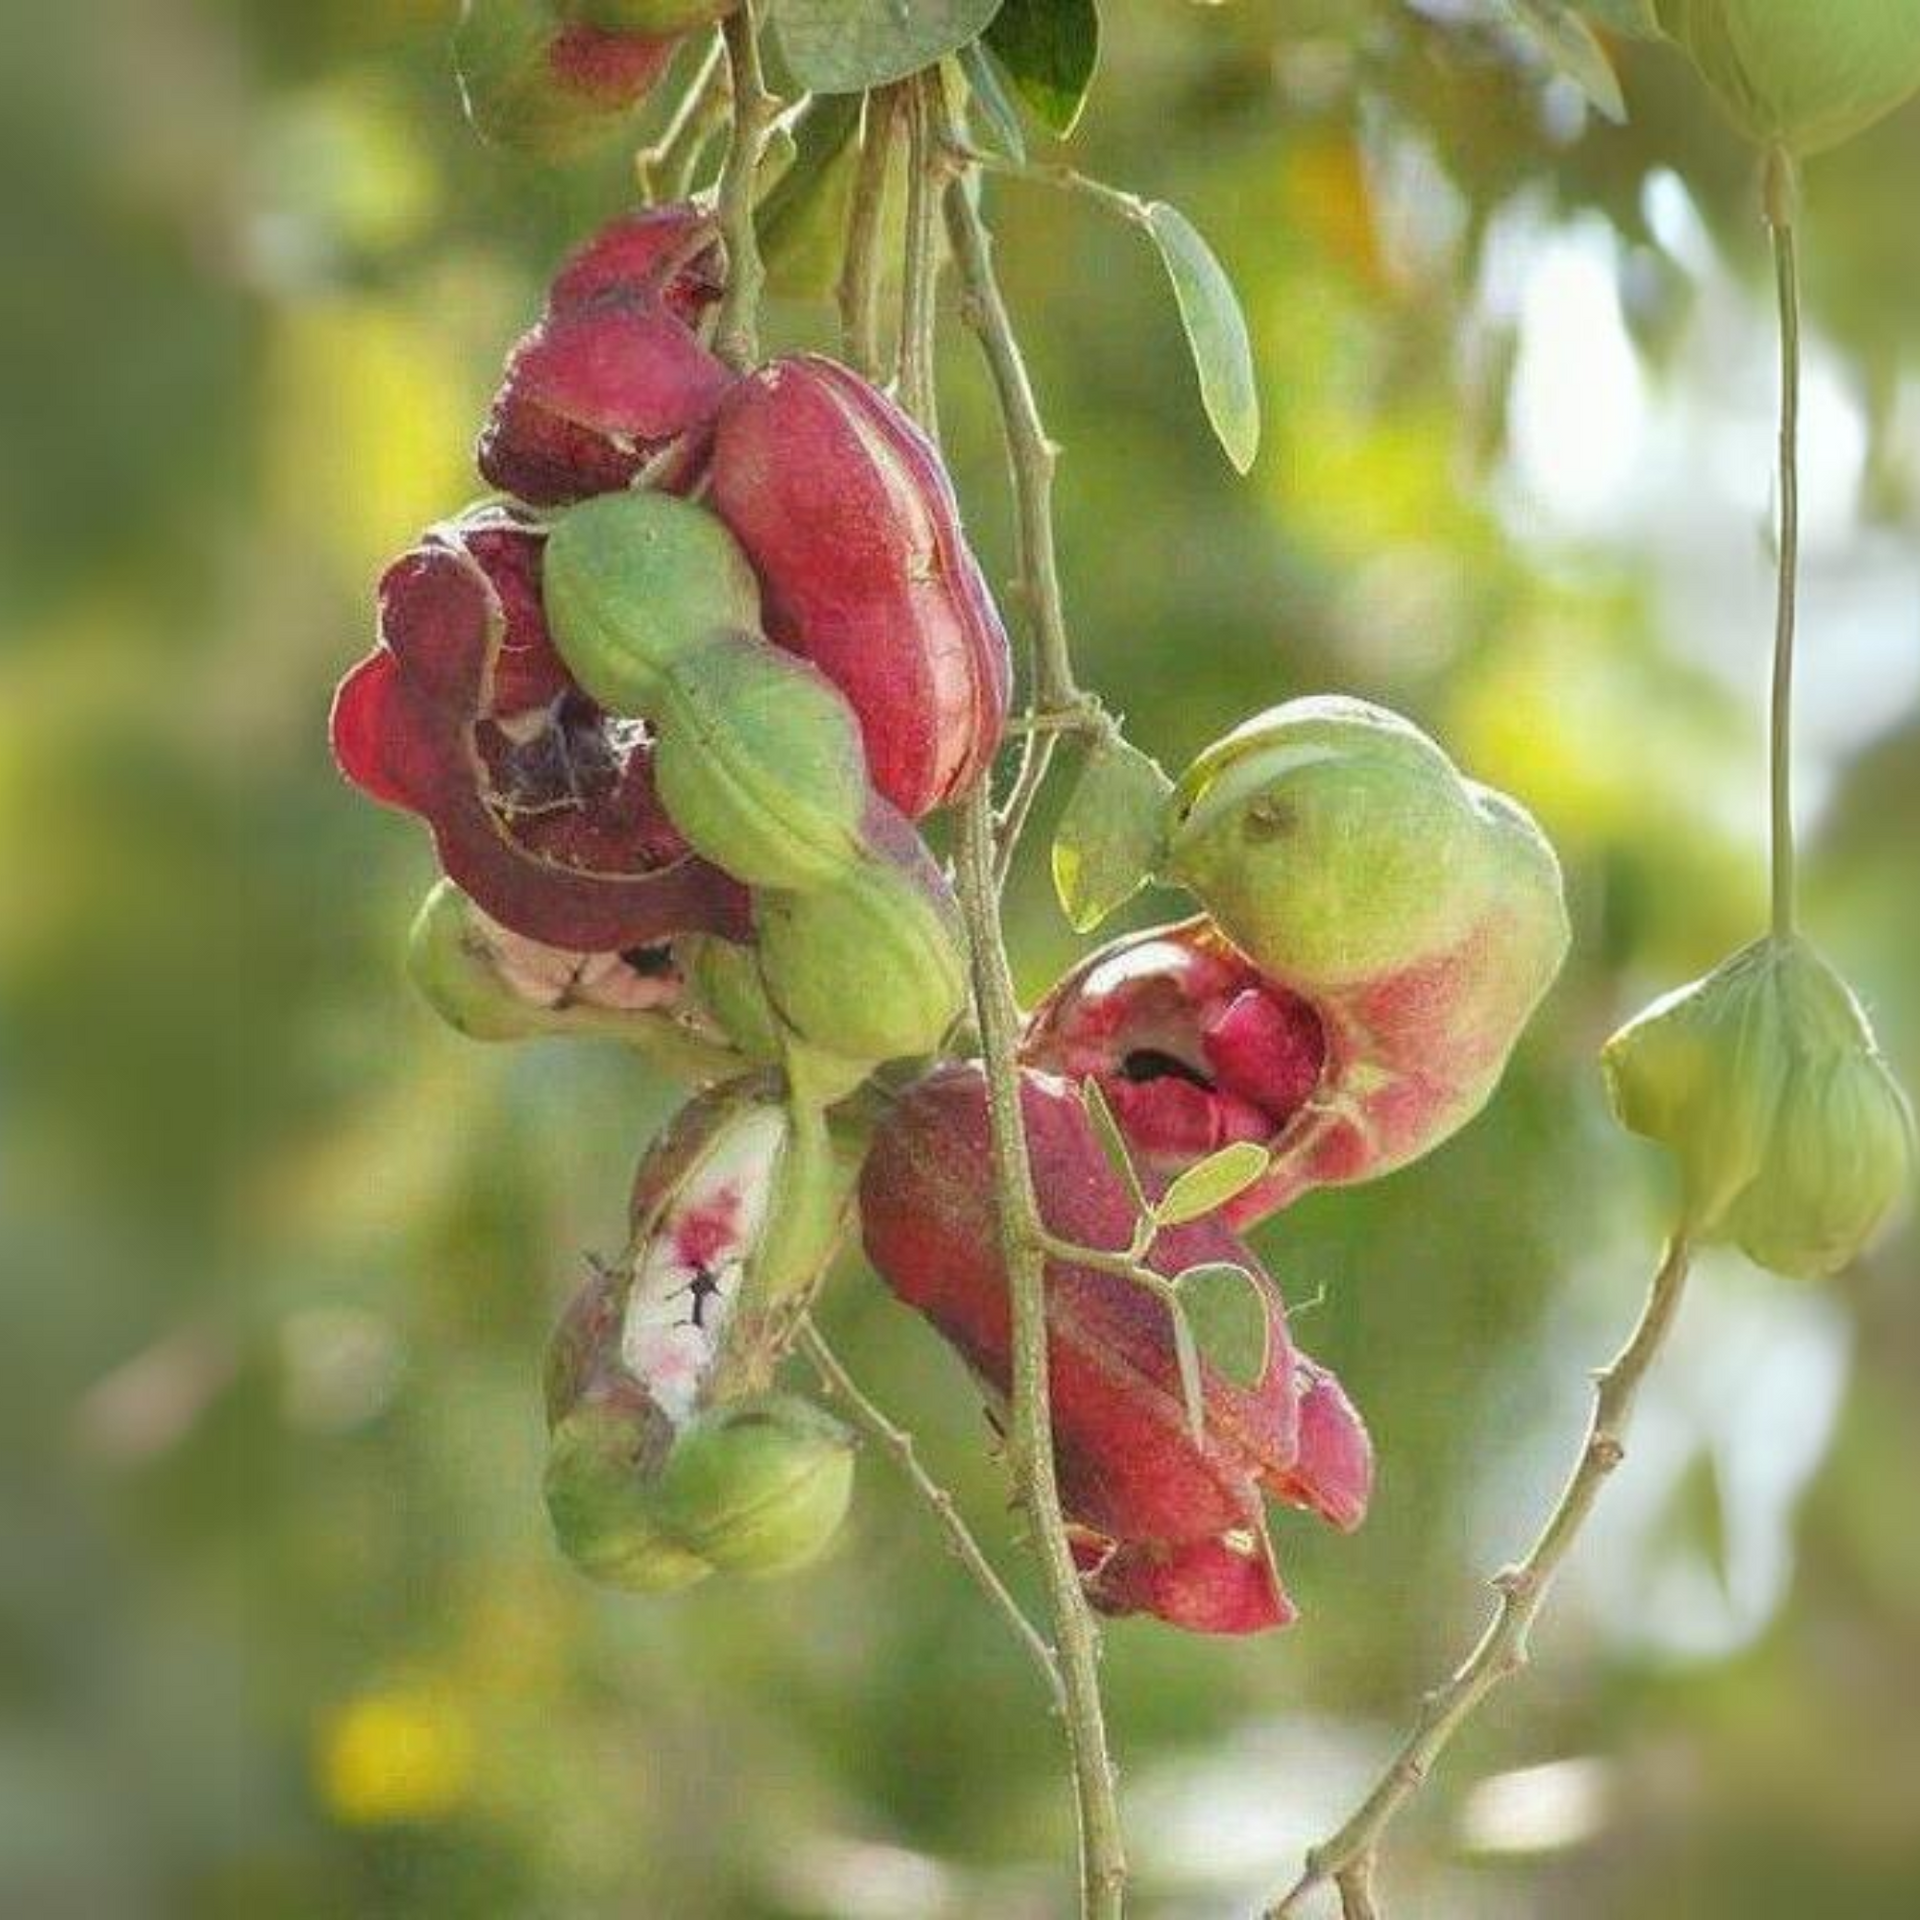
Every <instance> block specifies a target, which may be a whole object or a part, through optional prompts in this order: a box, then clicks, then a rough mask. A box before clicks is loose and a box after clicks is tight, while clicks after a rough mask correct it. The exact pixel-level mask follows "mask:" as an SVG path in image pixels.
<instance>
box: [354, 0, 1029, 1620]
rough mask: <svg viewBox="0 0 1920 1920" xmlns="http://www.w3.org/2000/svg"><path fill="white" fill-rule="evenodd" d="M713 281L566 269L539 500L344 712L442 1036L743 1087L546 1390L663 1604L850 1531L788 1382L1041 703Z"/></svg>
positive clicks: (664, 214) (695, 1131) (474, 528)
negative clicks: (985, 788)
mask: <svg viewBox="0 0 1920 1920" xmlns="http://www.w3.org/2000/svg"><path fill="white" fill-rule="evenodd" d="M486 11H487V10H486V9H485V8H483V7H481V6H479V5H476V6H475V7H474V8H473V9H472V10H471V11H470V19H469V27H470V29H471V26H472V20H473V18H474V17H477V16H479V15H481V14H483V13H485V12H486ZM612 13H618V14H619V18H618V19H614V18H613V17H612ZM709 17H710V16H709ZM651 18H652V17H651V16H649V22H650V21H651ZM636 22H639V15H638V13H637V12H635V11H634V10H633V9H630V8H614V9H612V10H611V12H610V11H609V8H608V7H606V6H603V7H601V8H600V9H598V10H597V11H596V12H595V13H594V14H593V16H592V18H591V19H589V18H587V16H586V15H585V14H584V13H583V14H581V15H580V16H579V20H578V22H577V25H578V28H579V30H580V31H586V32H591V33H606V32H609V31H616V30H618V31H625V30H627V29H629V28H632V27H633V26H634V25H635V24H636ZM639 24H648V23H647V22H639ZM569 30H570V31H572V30H573V29H572V28H570V29H569ZM723 286H724V258H723V255H722V252H721V249H720V248H719V245H718V243H717V241H716V238H715V235H714V230H713V227H712V224H711V221H710V219H709V218H708V217H707V216H706V215H705V214H703V213H701V212H700V211H699V210H697V209H695V208H693V207H688V206H674V207H663V208H656V209H650V210H647V211H644V212H640V213H636V214H633V215H630V216H627V217H625V218H623V219H621V220H618V221H615V222H614V223H613V224H612V225H610V226H609V227H607V228H606V229H605V230H604V231H603V232H602V233H600V234H599V235H598V236H596V238H595V239H594V240H593V241H592V242H591V243H590V244H589V245H588V246H587V247H585V248H584V249H582V251H581V252H580V253H579V254H577V255H576V256H575V257H574V258H573V259H572V260H570V261H569V262H568V263H567V264H566V265H565V266H564V267H563V268H562V270H561V272H560V273H559V274H558V275H557V276H556V277H555V279H554V281H553V284H552V286H551V287H550V289H549V291H548V297H547V302H546V308H545V311H544V312H543V313H542V315H541V316H540V318H539V320H538V321H537V323H536V324H535V325H534V326H533V327H532V328H531V329H530V330H529V332H528V333H527V334H526V335H525V336H524V337H523V338H522V339H521V340H520V341H519V342H518V343H517V344H516V345H515V347H514V348H513V350H512V352H511V354H510V355H509V357H508V360H507V363H506V368H505V372H504V376H503V379H502V382H501V385H500V389H499V391H498V393H497V395H496V396H495V399H494V402H493V404H492V407H491V409H490V411H489V415H488V418H487V421H486V424H485V426H484V429H483V431H482V433H481V435H480V440H479V446H478V454H477V457H478V463H479V466H480V469H481V471H482V473H483V475H484V476H485V477H486V478H487V479H489V480H491V481H492V482H493V483H494V484H495V485H497V486H499V487H501V488H502V489H503V490H504V491H505V493H506V494H507V495H508V496H509V497H507V498H504V499H499V500H494V501H489V502H485V503H483V504H481V505H479V506H476V507H472V508H469V509H467V510H466V511H465V512H463V513H461V514H460V515H458V516H456V517H455V518H454V519H452V520H450V521H449V522H447V523H446V524H444V525H442V526H439V527H436V528H433V529H431V530H430V531H429V532H428V533H427V534H425V535H424V536H423V537H422V539H421V541H420V542H419V544H418V545H417V546H416V547H415V548H414V549H413V550H412V551H410V552H409V553H407V554H406V555H404V556H402V557H401V558H400V559H399V560H398V561H396V562H395V563H394V565H393V566H392V568H390V569H389V571H388V573H387V575H386V577H385V579H384V580H383V581H382V584H381V589H380V595H379V630H378V641H377V644H376V646H375V648H374V650H373V651H372V652H371V653H370V654H369V655H368V657H367V658H366V659H365V660H363V661H362V662H361V663H360V664H359V665H358V666H357V667H355V668H354V669H353V670H352V671H351V672H350V673H349V674H348V675H347V677H346V679H345V680H344V681H343V683H342V685H341V687H340V690H339V692H338V694H337V696H336V699H335V703H334V711H333V742H334V748H335V753H336V756H337V758H338V760H339V763H340V766H341V768H342V770H343V771H344V772H345V773H346V775H347V777H348V778H349V779H351V780H352V781H353V782H354V783H355V784H356V785H358V786H359V787H361V788H362V789H363V790H364V791H365V792H367V793H368V794H369V795H370V796H372V797H373V798H375V799H377V800H379V801H381V802H383V803H385V804H388V805H391V806H395V807H400V808H403V809H405V810H407V811H410V812H412V813H415V814H417V815H418V816H420V817H421V818H422V819H423V820H424V822H425V823H426V825H427V827H428V828H429V830H430V832H431V834H432V836H433V841H434V846H435V850H436V853H437V854H438V856H439V860H440V864H441V867H442V869H443V871H444V874H445V876H446V877H445V878H444V879H443V880H442V881H441V882H440V883H439V884H438V885H437V886H436V887H435V888H434V889H433V891H432V892H431V893H430V894H429V896H428V898H427V901H426V903H425V904H424V905H423V907H422V909H421V911H420V914H419V917H418V919H417V921H416V923H415V927H414V933H413V938H412V941H411V944H410V948H409V955H408V962H409V970H410V972H411V973H412V976H413V978H414V980H415V981H416V983H417V984H418V985H419V987H420V988H421V990H422V992H423V993H424V995H425V996H426V998H427V999H428V1001H429V1002H430V1003H431V1004H432V1005H433V1006H434V1007H435V1008H436V1009H437V1010H438V1011H439V1012H440V1013H441V1014H442V1015H443V1016H444V1017H445V1018H446V1019H447V1020H448V1021H449V1022H450V1024H452V1025H453V1026H455V1027H456V1028H458V1029H459V1030H460V1031H461V1032H463V1033H465V1034H467V1035H469V1036H470V1037H472V1038H475V1039H482V1040H516V1039H525V1038H533V1037H538V1036H541V1035H547V1034H593V1035H610V1036H614V1037H618V1038H621V1039H624V1040H626V1041H628V1042H630V1043H632V1044H634V1045H636V1046H638V1047H640V1048H642V1049H644V1050H645V1051H646V1052H647V1053H648V1054H649V1056H650V1057H651V1058H652V1059H653V1060H654V1061H655V1062H656V1063H657V1064H660V1065H662V1066H665V1067H667V1068H668V1069H670V1070H674V1071H677V1072H679V1073H681V1074H682V1075H683V1076H684V1077H686V1078H688V1079H690V1080H693V1081H695V1082H696V1083H706V1084H708V1085H709V1091H708V1092H706V1093H704V1094H702V1095H700V1096H699V1097H697V1098H696V1099H695V1100H694V1101H693V1102H692V1103H691V1104H690V1105H689V1106H688V1107H687V1108H686V1109H685V1111H684V1112H683V1114H682V1116H681V1118H680V1119H679V1121H677V1122H676V1124H675V1126H674V1127H673V1128H672V1129H671V1130H670V1131H669V1133H668V1134H667V1135H666V1136H665V1137H664V1138H663V1139H662V1140H661V1141H659V1142H658V1143H656V1144H655V1145H654V1146H653V1147H652V1148H651V1149H650V1150H649V1151H648V1153H647V1155H646V1158H645V1160H644V1161H643V1164H642V1169H641V1174H640V1177H639V1181H638V1185H637V1188H636V1195H637V1198H636V1202H635V1207H634V1212H633V1220H632V1227H631V1238H630V1241H629V1244H628V1246H627V1248H626V1250H625V1252H624V1253H623V1254H622V1256H621V1257H620V1259H619V1260H617V1261H615V1262H612V1263H607V1264H604V1265H603V1266H602V1267H601V1268H599V1269H598V1270H597V1271H596V1274H595V1277H594V1279H593V1281H592V1282H591V1284H590V1285H589V1287H588V1288H587V1290H586V1292H585V1293H584V1294H583V1296H582V1298H581V1300H580V1301H579V1302H577V1303H576V1305H575V1307H574V1309H573V1310H572V1312H571V1313H570V1314H569V1316H568V1319H567V1321H566V1323H565V1325H564V1326H563V1328H562V1330H561V1332H560V1334H559V1335H558V1336H557V1338H556V1349H555V1361H554V1365H553V1367H552V1369H551V1371H550V1391H549V1413H550V1417H551V1421H552V1428H553V1444H552V1455H551V1461H550V1470H549V1475H548V1496H549V1506H550V1508H551V1511H552V1514H553V1518H554V1524H555V1528H556V1531H557V1532H558V1534H559V1537H560V1539H561V1541H562V1543H563V1544H564V1545H565V1547H566V1548H567V1550H568V1551H569V1552H570V1553H571V1554H572V1555H573V1556H574V1557H575V1558H576V1559H578V1560H579V1561H580V1563H581V1564H582V1565H583V1566H584V1567H586V1568H587V1569H588V1570H589V1571H590V1572H592V1573H594V1574H595V1575H597V1576H598V1577H601V1578H604V1579H607V1580H610V1581H614V1582H617V1583H619V1584H623V1585H627V1586H633V1587H645V1588H661V1587H668V1586H676V1585H681V1584H685V1583H686V1582H687V1581H688V1580H690V1579H693V1578H696V1577H699V1576H700V1575H701V1574H704V1573H707V1572H712V1571H716V1570H719V1571H735V1572H741V1571H744V1572H756V1571H759V1572H772V1571H778V1570H780V1569H782V1568H784V1567H787V1566H789V1565H794V1564H798V1563H799V1562H800V1561H801V1560H803V1559H805V1558H807V1557H810V1555H811V1554H812V1553H813V1552H815V1551H817V1550H818V1549H819V1547H821V1546H822V1545H824V1543H825V1540H826V1538H827V1537H828V1536H829V1535H830V1534H831V1532H832V1530H833V1527H834V1525H836V1524H837V1522H838V1518H839V1515H840V1513H841V1511H842V1510H843V1509H844V1506H845V1501H846V1489H847V1485H848V1479H847V1473H848V1456H847V1441H846V1436H845V1435H844V1434H843V1433H841V1432H840V1430H839V1429H838V1427H837V1426H836V1425H835V1424H834V1423H833V1422H832V1421H831V1420H829V1419H828V1418H827V1416H825V1415H824V1414H821V1413H818V1412H817V1411H815V1410H813V1409H810V1408H807V1407H806V1406H805V1405H804V1403H802V1402H799V1401H797V1400H795V1399H793V1398H792V1397H791V1396H790V1395H783V1394H781V1393H779V1392H778V1391H777V1389H776V1387H775V1382H774V1372H775V1367H776V1365H777V1362H778V1360H779V1358H780V1357H781V1355H782V1354H783V1353H784V1351H785V1349H786V1347H787V1345H788V1344H789V1342H790V1340H791V1338H792V1335H793V1331H794V1328H795V1326H796V1324H797V1321H798V1317H799V1315H800V1313H801V1312H802V1311H803V1310H804V1307H805V1303H806V1300H807V1299H808V1297H809V1295H810V1294H811V1291H812V1289H813V1288H814V1286H815V1285H816V1283H817V1281H818V1279H819V1277H820V1274H821V1272H822V1270H823V1269H824V1267H825V1266H826V1264H827V1262H828V1259H829V1257H830V1255H831V1253H832V1250H833V1247H834V1245H835V1244H836V1242H837V1241H838V1239H839V1237H840V1234H841V1231H842V1229H843V1226H844V1217H845V1213H846V1206H847V1197H848V1191H849V1188H850V1184H851V1180H852V1175H853V1171H854V1166H853V1159H852V1158H851V1157H850V1155H851V1152H852V1150H851V1148H850V1146H849V1137H850V1136H849V1133H848V1123H847V1122H846V1121H845V1119H844V1118H841V1117H837V1116H835V1115H833V1114H832V1113H830V1111H829V1109H830V1108H831V1107H832V1106H833V1105H834V1104H835V1103H836V1102H839V1101H842V1100H843V1099H844V1098H845V1097H846V1096H847V1095H849V1094H850V1093H852V1092H853V1091H854V1090H855V1089H856V1088H858V1087H859V1086H860V1085H861V1084H862V1083H863V1082H864V1081H865V1080H866V1079H867V1078H868V1077H869V1075H870V1074H871V1072H872V1071H873V1069H874V1067H875V1066H876V1065H878V1064H879V1063H881V1062H884V1061H887V1060H892V1059H897V1058H900V1057H903V1056H912V1055H922V1054H932V1053H936V1052H937V1051H938V1050H939V1048H940V1046H941V1044H942V1042H943V1040H944V1038H945V1036H946V1034H947V1033H948V1031H949V1030H950V1029H951V1028H952V1026H953V1025H954V1023H955V1021H956V1020H957V1019H958V1017H959V1016H960V1014H961V1012H962V1010H963V1007H964V1002H965V994H966V969H965V964H964V957H963V956H964V943H963V940H962V937H961V930H960V925H959V917H958V911H957V908H956V906H955V902H954V898H953V894H952V890H951V886H950V884H949V882H948V879H947V876H946V874H945V872H944V870H943V869H942V867H941V865H940V863H939V862H938V861H936V860H935V858H934V857H933V855H932V854H931V853H930V852H929V850H928V848H927V846H926V844H925V842H924V841H923V840H922V839H921V837H920V833H919V831H918V829H917V827H916V825H915V821H916V820H917V819H918V818H920V817H921V816H923V815H925V814H926V813H928V812H929V811H931V810H932V809H934V808H936V807H938V806H941V805H944V804H946V803H947V802H949V801H952V800H954V799H956V798H958V797H959V796H961V795H962V794H963V793H964V792H965V791H966V790H967V789H968V788H969V787H970V786H971V785H972V784H973V783H974V782H975V781H977V780H978V779H980V778H981V777H982V776H983V775H984V773H985V771H986V769H987V767H988V765H989V763H990V762H991V760H992V758H993V754H994V752H995V749H996V748H997V746H998V744H999V740H1000V735H1001V731H1002V728H1003V725H1004V721H1005V716H1006V707H1007V698H1008V679H1009V669H1008V661H1007V643H1006V635H1005V631H1004V628H1003V627H1002V625H1001V622H1000V617H999V614H998V612H997V611H996V609H995V608H994V605H993V601H992V598H991V596H990V595H989V593H988V592H987V589H986V586H985V584H984V581H983V579H982V577H981V573H980V569H979V567H978V565H977V563H976V562H975V560H974V558H973V555H972V552H971V550H970V548H969V547H968V545H967V542H966V539H965V537H964V534H963V533H962V531H961V527H960V520H959V510H958V506H957V503H956V501H955V498H954V494H953V489H952V487H951V485H950V483H949V482H948V480H947V476H946V473H945V470H944V468H943V467H942V465H941V463H940V461H939V458H938V456H937V454H936V453H935V452H934V449H933V448H932V446H931V445H930V443H929V442H928V441H927V440H926V438H925V437H924V436H923V435H922V434H920V432H919V431H918V430H917V429H916V428H915V427H914V426H913V424H912V423H911V422H910V421H909V420H908V419H907V418H906V416H905V415H904V414H903V413H902V412H901V411H900V410H899V408H898V407H896V406H895V405H894V403H893V402H892V401H891V400H890V399H888V397H887V396H886V395H885V394H883V393H881V392H880V391H879V390H878V389H877V388H874V387H872V386H870V385H868V384H867V383H866V382H864V381H861V380H859V379H857V378H856V377H855V376H854V375H852V374H850V373H848V372H847V371H846V370H845V369H844V368H841V367H838V366H836V365H834V364H833V363H832V362H829V361H825V360H821V359H817V358H812V357H802V358H796V359H790V360H785V361H776V362H774V363H772V364H771V365H769V366H766V367H762V368H758V369H753V370H749V371H747V372H745V373H738V372H736V371H735V370H733V369H730V368H728V367H726V366H724V365H723V364H722V363H721V362H720V361H719V360H718V359H717V358H716V357H715V356H714V355H713V353H712V352H711V351H710V348H709V345H708V340H707V335H708V332H709V330H710V326H711V322H712V317H713V309H714V306H715V303H716V301H717V299H718V297H719V295H720V293H721V291H722V290H723Z"/></svg>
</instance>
